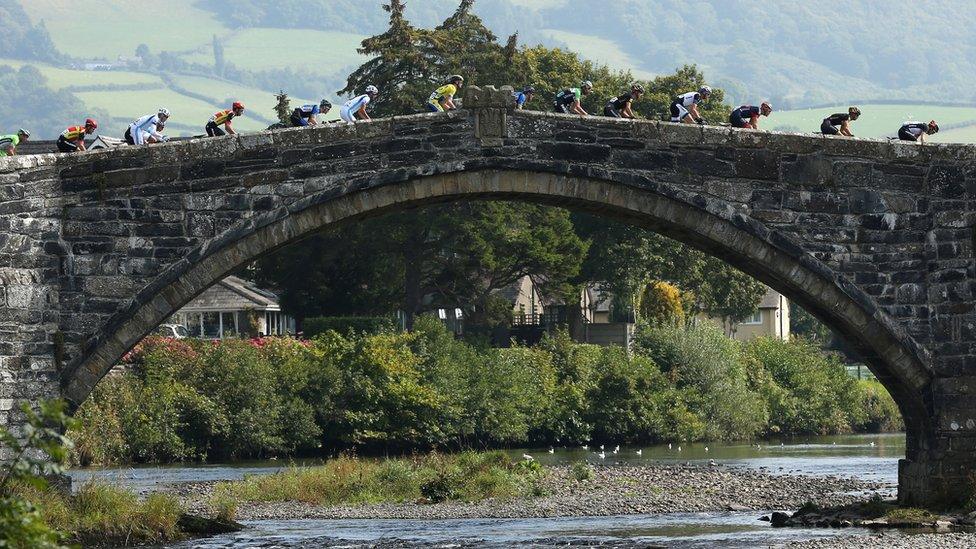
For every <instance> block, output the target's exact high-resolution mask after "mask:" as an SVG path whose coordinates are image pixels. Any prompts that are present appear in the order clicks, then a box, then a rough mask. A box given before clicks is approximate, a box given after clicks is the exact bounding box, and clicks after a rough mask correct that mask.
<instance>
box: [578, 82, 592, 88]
mask: <svg viewBox="0 0 976 549" xmlns="http://www.w3.org/2000/svg"><path fill="white" fill-rule="evenodd" d="M580 88H583V89H584V90H592V89H593V82H590V81H589V80H584V81H582V82H580Z"/></svg>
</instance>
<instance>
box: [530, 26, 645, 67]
mask: <svg viewBox="0 0 976 549" xmlns="http://www.w3.org/2000/svg"><path fill="white" fill-rule="evenodd" d="M541 32H542V34H544V35H545V36H546V37H548V38H551V39H553V40H558V41H560V42H564V43H566V44H567V45H568V46H569V48H570V49H572V50H574V51H577V52H580V55H581V56H582V57H584V58H586V59H589V60H590V61H593V62H594V63H597V64H602V65H607V66H608V67H610V68H611V69H619V70H629V71H630V72H631V73H633V75H634V76H635V77H637V78H644V79H650V78H654V76H655V75H654V73H652V72H649V71H645V70H641V69H638V68H636V67H638V66H639V65H640V62H639V61H636V60H634V59H633V58H632V57H631V56H630V55H629V54H627V52H625V51H624V50H623V49H622V48H621V47H620V45H619V44H617V43H616V42H614V41H613V40H607V39H606V38H600V37H599V36H590V35H587V34H578V33H575V32H567V31H562V30H556V29H543V30H542V31H541Z"/></svg>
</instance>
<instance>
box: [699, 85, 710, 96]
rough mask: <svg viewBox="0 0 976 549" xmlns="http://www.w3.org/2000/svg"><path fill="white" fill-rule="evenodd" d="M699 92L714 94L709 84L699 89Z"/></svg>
mask: <svg viewBox="0 0 976 549" xmlns="http://www.w3.org/2000/svg"><path fill="white" fill-rule="evenodd" d="M698 93H700V94H702V95H712V88H710V87H708V86H702V87H701V88H699V89H698Z"/></svg>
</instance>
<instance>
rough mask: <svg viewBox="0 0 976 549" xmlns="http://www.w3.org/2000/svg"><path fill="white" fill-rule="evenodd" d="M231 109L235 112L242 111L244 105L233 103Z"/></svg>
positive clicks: (237, 102)
mask: <svg viewBox="0 0 976 549" xmlns="http://www.w3.org/2000/svg"><path fill="white" fill-rule="evenodd" d="M231 108H232V109H234V110H235V111H236V110H241V111H243V110H244V103H241V102H240V101H234V104H233V105H231Z"/></svg>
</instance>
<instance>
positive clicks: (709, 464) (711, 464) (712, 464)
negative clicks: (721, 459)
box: [708, 459, 717, 467]
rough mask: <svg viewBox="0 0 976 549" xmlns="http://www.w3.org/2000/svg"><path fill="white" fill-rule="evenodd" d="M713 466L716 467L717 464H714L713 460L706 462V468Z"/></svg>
mask: <svg viewBox="0 0 976 549" xmlns="http://www.w3.org/2000/svg"><path fill="white" fill-rule="evenodd" d="M715 465H717V464H716V463H715V460H714V459H710V460H708V466H709V467H715Z"/></svg>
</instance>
